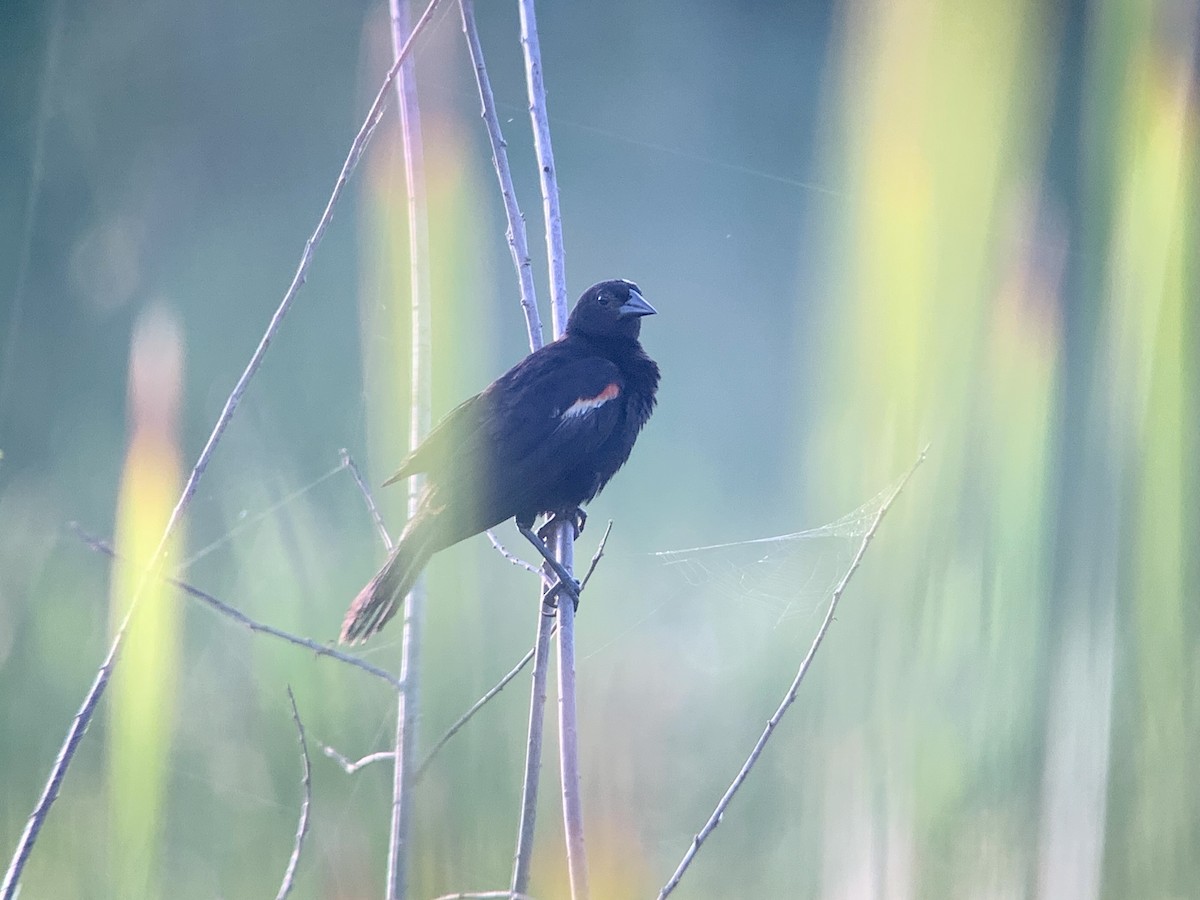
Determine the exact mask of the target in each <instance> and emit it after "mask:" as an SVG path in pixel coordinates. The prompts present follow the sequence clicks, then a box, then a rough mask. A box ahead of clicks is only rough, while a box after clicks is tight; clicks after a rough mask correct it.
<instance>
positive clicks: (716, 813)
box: [658, 446, 929, 900]
mask: <svg viewBox="0 0 1200 900" xmlns="http://www.w3.org/2000/svg"><path fill="white" fill-rule="evenodd" d="M928 450H929V447H928V446H927V447H925V449H924V450H922V451H921V455H920V456H918V457H917V461H916V462H915V463H913V464H912V467H911V468H910V469H909V470H908V472H907V473H905V475H904V477H903V478H902V479H901V480H900V483H899V484H898V485H896V489H895V490H893V491H892V493H891V494H889V495H888V498H887V499H886V500H885V501H884V502H883V505H882V506H881V507H880V508H879V512H877V513H876V514H875V518H874V520H872V522H871V527H870V528H868V529H867V532H866V534H864V535H863V539H862V542H861V543H860V544H859V545H858V552H857V553H855V554H854V559H853V560H852V561H851V563H850V568H848V569H847V570H846V574H844V575H843V576H842V580H841V581H839V582H838V585H837V587H835V588H834V589H833V595H832V596H831V597H830V598H829V608H828V609H827V610H826V612H825V619H824V621H822V622H821V627H820V628H819V629H817V636H816V637H815V638H813V642H812V646H810V647H809V648H808V653H806V654H805V656H804V660H803V661H802V662H801V663H800V669H799V671H798V672H796V677H795V678H794V679H793V680H792V684H791V687H789V688H788V691H787V693H786V694H785V695H784V697H783V701H782V702H781V703H780V704H779V708H778V709H776V710H775V713H774V715H772V716H771V718H770V719H769V720H768V721H767V727H766V728H764V729H763V733H762V734H761V735H759V738H758V741H757V742H756V743H755V744H754V749H753V750H751V751H750V755H749V756H748V757H746V761H745V763H743V764H742V768H741V769H740V770H739V771H738V773H737V775H736V776H735V777H734V779H733V783H732V784H730V785H729V788H728V789H727V790H726V791H725V793H724V795H723V796H722V797H721V799H720V801H718V803H717V807H716V809H714V810H713V813H712V815H711V816H709V818H708V821H707V822H705V823H704V827H703V828H701V829H700V831H699V832H697V833H696V836H695V837H693V838H692V843H691V846H689V847H688V850H687V852H686V853H685V854H684V855H683V859H682V860H680V862H679V866H678V867H677V868H676V869H675V874H673V875H672V876H671V878H670V879H669V880H668V881H667V883H666V884H665V885H663V889H662V890H661V891H659V893H658V900H664V898H666V897H667V896H668V895H669V894H670V893H671V892H672V891H673V890H675V888H676V887H678V885H679V880H680V879H681V878H682V877H683V874H684V872H686V871H687V869H688V866H690V865H691V864H692V860H693V859H695V858H696V853H697V852H698V851H699V850H700V847H701V845H702V844H703V843H704V841H705V840H706V839H707V838H708V836H709V835H710V834H712V833H713V831H715V830H716V827H717V826H718V825H720V824H721V817H722V816H724V815H725V810H726V809H727V808H728V807H729V804H730V802H731V801H732V800H733V795H734V794H736V793H737V791H738V788H740V787H741V786H742V783H743V782H744V781H745V780H746V777H747V776H748V775H749V774H750V770H751V769H752V768H754V764H755V763H756V762H758V758H759V756H761V755H762V752H763V748H764V747H766V745H767V741H768V740H769V739H770V737H771V735H772V734H773V733H774V732H775V727H776V726H777V725H778V724H779V722H780V720H781V719H782V718H783V714H784V713H785V712H787V708H788V707H789V706H791V705H792V703H793V702H794V701H795V699H796V694H797V693H798V692H799V690H800V682H801V681H803V680H804V676H805V675H806V674H807V673H808V668H809V666H811V665H812V661H813V657H814V656H816V654H817V649H818V648H819V647H820V646H821V641H823V640H824V639H825V633H826V632H827V631H828V630H829V626H830V625H831V624H832V623H833V615H834V613H835V612H836V611H837V605H838V601H839V600H840V599H841V598H842V594H843V592H845V590H846V585H847V584H849V583H850V579H851V578H852V577H853V575H854V573H855V572H856V571H858V566H859V564H860V563H861V562H862V559H863V556H864V555H865V554H866V552H867V547H869V546H870V545H871V540H872V539H873V538H874V537H875V532H876V531H877V530H878V528H879V523H880V522H882V521H883V517H884V515H886V513H887V511H888V510H889V509H890V508H891V506H892V502H893V501H894V500H895V499H896V498H897V497H898V496H900V492H901V491H902V490H904V486H905V485H906V484H908V480H909V479H910V478H912V475H913V473H914V472H915V471H917V467H918V466H920V465H921V463H923V462H924V461H925V454H926V453H927V452H928Z"/></svg>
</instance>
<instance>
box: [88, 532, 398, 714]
mask: <svg viewBox="0 0 1200 900" xmlns="http://www.w3.org/2000/svg"><path fill="white" fill-rule="evenodd" d="M71 528H72V529H73V530H74V531H75V533H76V535H78V536H79V539H80V540H81V541H83V542H84V543H85V544H87V546H88V547H90V548H91V549H93V550H95V551H96V552H97V553H102V554H104V555H105V556H107V557H109V558H110V559H120V558H121V554H119V553H117V551H116V550H115V549H113V546H112V545H111V544H110V543H108V541H105V540H101V539H100V538H98V537H95V536H94V535H91V534H88V533H87V532H86V531H84V530H83V529H82V528H80V527H79V525H78V524H76V523H71ZM162 580H163V581H165V582H167V584H170V585H173V586H174V587H177V588H179V590H181V591H183V592H184V593H185V594H187V595H188V596H189V597H192V598H194V599H196V600H199V601H200V602H202V603H205V604H207V605H208V606H210V607H211V608H212V609H215V610H216V611H217V612H219V613H220V614H221V615H223V616H226V617H228V618H230V619H232V620H233V621H235V622H237V623H238V624H239V625H242V626H244V627H246V628H248V629H250V630H251V631H253V632H255V633H256V634H268V635H270V636H271V637H277V638H279V639H280V640H284V641H287V642H288V643H289V644H294V645H295V646H297V647H303V648H304V649H306V650H311V651H312V652H313V653H315V654H317V655H318V656H327V657H329V658H330V659H336V660H337V661H338V662H343V663H346V665H348V666H354V667H355V668H357V669H362V670H363V671H364V672H367V673H369V674H371V675H374V676H375V677H376V678H381V679H383V680H384V681H386V682H387V683H388V684H390V685H391V686H392V687H394V688H395V689H396V690H400V688H401V685H400V680H399V679H398V678H396V676H395V675H393V674H392V673H391V672H388V671H386V670H385V669H381V668H379V667H378V666H373V665H371V664H370V663H369V662H367V661H366V660H365V659H362V658H361V657H358V656H354V655H353V654H350V653H343V652H342V651H341V650H338V649H336V648H334V647H330V646H327V645H325V644H319V643H317V642H316V641H314V640H312V639H311V638H304V637H299V636H297V635H294V634H291V633H290V632H287V631H284V630H283V629H281V628H276V627H275V626H274V625H266V624H264V623H263V622H258V621H255V620H254V619H252V618H250V617H249V616H248V615H246V614H245V613H244V612H242V611H241V610H240V609H238V608H237V607H235V606H230V605H229V604H228V603H226V602H225V601H224V600H221V599H219V598H217V597H214V596H213V595H212V594H210V593H208V592H207V591H202V590H201V589H200V588H198V587H196V586H195V585H192V584H189V583H188V582H186V581H182V580H180V579H178V578H173V577H171V576H169V575H163V576H162Z"/></svg>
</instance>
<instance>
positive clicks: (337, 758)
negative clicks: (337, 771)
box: [321, 744, 396, 775]
mask: <svg viewBox="0 0 1200 900" xmlns="http://www.w3.org/2000/svg"><path fill="white" fill-rule="evenodd" d="M321 750H322V752H323V753H324V754H325V755H326V756H328V757H329V758H330V759H332V760H333V761H334V762H336V763H337V764H338V765H339V766H341V767H342V771H343V772H345V773H346V774H347V775H353V774H354V773H355V772H357V771H358V770H359V769H364V768H366V767H367V766H369V765H371V763H377V762H383V761H385V760H389V759H391V760H394V759H395V758H396V751H395V750H380V751H379V752H378V753H368V754H367V755H366V756H364V757H363V758H362V759H357V760H353V761H351V760H350V759H349V758H347V757H345V756H342V754H340V753H338V752H337V751H336V750H334V749H333V748H332V747H330V746H328V745H327V744H321Z"/></svg>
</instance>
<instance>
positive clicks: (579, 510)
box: [538, 506, 587, 541]
mask: <svg viewBox="0 0 1200 900" xmlns="http://www.w3.org/2000/svg"><path fill="white" fill-rule="evenodd" d="M563 521H566V522H570V523H571V527H572V528H574V529H575V539H576V540H579V536H580V535H581V534H583V527H584V526H585V525H587V511H586V510H584V508H583V507H582V506H576V507H575V508H574V509H565V510H562V511H560V512H556V513H554V514H553V515H551V516H550V518H549V519H547V520H546V523H545V524H544V525H543V526H542V527H541V528H539V529H538V537H540V538H541V539H542V540H543V541H546V540H547V539H548V538H549V537H550V529H551V527H552V526H553V525H554V524H555V523H556V522H563Z"/></svg>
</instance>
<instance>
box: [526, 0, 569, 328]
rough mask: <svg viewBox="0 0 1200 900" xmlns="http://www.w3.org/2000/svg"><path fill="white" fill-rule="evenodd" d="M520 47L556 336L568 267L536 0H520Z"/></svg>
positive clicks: (563, 322) (563, 317)
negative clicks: (522, 56) (543, 77)
mask: <svg viewBox="0 0 1200 900" xmlns="http://www.w3.org/2000/svg"><path fill="white" fill-rule="evenodd" d="M519 9H520V13H521V49H522V50H523V51H524V53H525V86H526V88H527V89H528V92H529V118H530V122H531V123H532V125H533V149H534V152H535V153H536V154H537V162H538V178H539V180H540V182H541V186H542V212H543V215H544V216H545V219H546V256H547V258H548V261H549V264H550V310H551V313H552V322H553V324H554V336H555V337H556V338H557V337H560V336H561V335H562V333H563V331H564V330H565V329H566V327H567V268H566V254H565V253H564V252H563V235H562V212H561V210H560V209H559V206H558V176H557V174H556V170H555V168H554V148H553V146H552V145H551V143H550V114H549V111H548V110H547V107H546V84H545V82H544V81H543V80H542V48H541V45H540V44H539V43H538V30H537V15H536V14H535V12H534V8H533V0H520V6H519Z"/></svg>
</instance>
